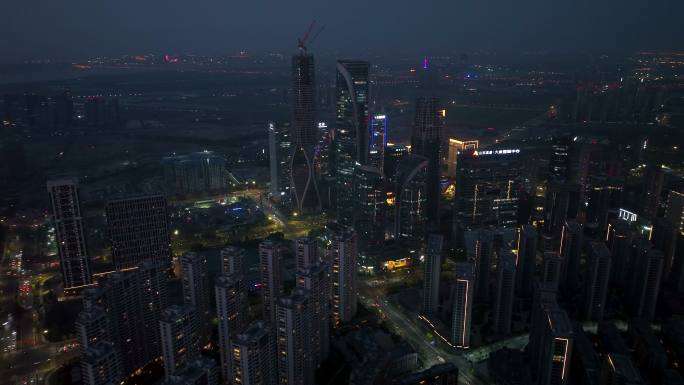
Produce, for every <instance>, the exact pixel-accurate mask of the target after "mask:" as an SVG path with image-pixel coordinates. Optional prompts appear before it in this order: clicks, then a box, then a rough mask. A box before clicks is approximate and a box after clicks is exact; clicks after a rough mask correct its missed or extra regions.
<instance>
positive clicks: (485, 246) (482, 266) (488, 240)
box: [464, 229, 495, 303]
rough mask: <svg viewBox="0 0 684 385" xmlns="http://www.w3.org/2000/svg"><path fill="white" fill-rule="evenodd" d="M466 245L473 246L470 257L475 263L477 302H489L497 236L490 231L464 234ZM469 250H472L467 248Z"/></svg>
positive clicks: (481, 230) (482, 230)
mask: <svg viewBox="0 0 684 385" xmlns="http://www.w3.org/2000/svg"><path fill="white" fill-rule="evenodd" d="M464 238H465V239H466V243H469V244H472V245H473V247H472V252H471V253H469V257H471V258H472V260H473V261H475V272H476V273H475V277H476V280H475V300H476V301H478V302H479V303H487V302H489V283H490V270H491V267H492V262H493V259H494V238H495V234H494V232H493V231H492V230H489V229H479V230H471V231H468V232H466V233H465V234H464ZM466 248H467V249H470V248H469V247H467V246H466Z"/></svg>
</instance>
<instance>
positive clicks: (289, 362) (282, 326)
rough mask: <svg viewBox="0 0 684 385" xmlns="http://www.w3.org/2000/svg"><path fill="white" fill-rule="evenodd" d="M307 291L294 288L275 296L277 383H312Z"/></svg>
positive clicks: (309, 317)
mask: <svg viewBox="0 0 684 385" xmlns="http://www.w3.org/2000/svg"><path fill="white" fill-rule="evenodd" d="M312 310H313V309H312V305H311V295H310V293H309V292H308V291H307V290H306V289H303V288H296V289H295V290H294V291H293V292H292V294H291V295H289V296H287V297H280V298H278V302H277V304H276V314H277V315H276V344H277V352H278V383H279V384H294V385H312V384H313V380H314V364H313V362H314V357H312V355H311V354H312V349H311V342H312V338H311V337H312V330H311V326H312V316H313V312H312Z"/></svg>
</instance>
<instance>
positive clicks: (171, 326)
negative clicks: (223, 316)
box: [159, 305, 200, 377]
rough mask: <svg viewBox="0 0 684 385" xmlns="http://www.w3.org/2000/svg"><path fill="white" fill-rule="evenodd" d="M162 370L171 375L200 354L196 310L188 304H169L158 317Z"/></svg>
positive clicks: (167, 375)
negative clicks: (162, 360) (162, 356)
mask: <svg viewBox="0 0 684 385" xmlns="http://www.w3.org/2000/svg"><path fill="white" fill-rule="evenodd" d="M159 330H160V333H161V342H162V353H163V355H164V371H165V373H166V377H169V376H171V375H173V374H174V373H175V372H176V371H177V370H178V369H181V368H183V367H184V366H186V365H188V364H189V363H190V362H192V361H194V360H195V359H196V358H198V357H199V356H200V331H199V325H198V320H197V312H196V311H195V309H194V308H193V307H192V306H189V305H171V306H169V307H168V308H166V309H164V311H163V312H162V314H161V318H160V319H159Z"/></svg>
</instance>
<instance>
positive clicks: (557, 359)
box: [537, 307, 573, 385]
mask: <svg viewBox="0 0 684 385" xmlns="http://www.w3.org/2000/svg"><path fill="white" fill-rule="evenodd" d="M545 313H546V314H545V317H546V319H547V322H544V323H542V325H543V326H542V337H541V344H540V346H539V348H540V351H539V353H540V354H539V363H538V371H537V383H538V384H540V385H564V384H568V377H569V375H570V359H571V357H572V343H573V332H572V325H571V324H570V320H569V319H568V315H567V314H566V313H565V311H564V310H562V309H560V308H558V307H555V308H554V307H551V308H549V309H546V311H545Z"/></svg>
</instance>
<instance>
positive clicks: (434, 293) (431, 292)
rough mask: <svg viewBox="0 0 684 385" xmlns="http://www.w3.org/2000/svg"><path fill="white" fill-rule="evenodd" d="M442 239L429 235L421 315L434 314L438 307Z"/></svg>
mask: <svg viewBox="0 0 684 385" xmlns="http://www.w3.org/2000/svg"><path fill="white" fill-rule="evenodd" d="M443 243H444V237H443V236H442V235H439V234H430V236H429V237H428V241H427V248H426V250H425V266H424V270H423V272H424V273H423V307H422V312H423V314H434V313H436V312H437V307H439V276H440V273H441V272H442V245H443Z"/></svg>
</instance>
